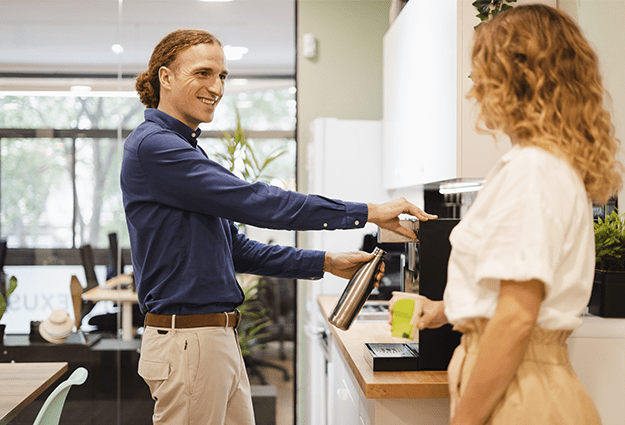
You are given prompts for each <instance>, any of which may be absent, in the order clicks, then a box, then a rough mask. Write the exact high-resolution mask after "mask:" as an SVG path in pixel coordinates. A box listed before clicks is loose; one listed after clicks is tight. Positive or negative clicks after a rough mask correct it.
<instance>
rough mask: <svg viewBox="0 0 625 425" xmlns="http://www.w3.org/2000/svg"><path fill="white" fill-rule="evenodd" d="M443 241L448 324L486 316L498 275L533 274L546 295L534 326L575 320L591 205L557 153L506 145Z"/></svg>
mask: <svg viewBox="0 0 625 425" xmlns="http://www.w3.org/2000/svg"><path fill="white" fill-rule="evenodd" d="M450 242H451V245H452V251H451V255H450V257H449V269H448V277H447V287H446V289H445V295H444V300H445V314H446V315H447V318H448V320H449V322H450V323H452V324H458V323H461V322H463V321H464V320H466V319H469V318H474V317H486V318H490V317H492V316H493V314H494V312H495V309H496V307H497V301H498V296H499V282H500V281H501V280H516V281H527V280H530V279H539V280H541V281H542V282H543V283H544V284H545V291H546V297H545V300H544V301H543V303H542V305H541V308H540V312H539V315H538V320H537V325H538V326H541V327H543V328H546V329H574V328H576V327H578V326H580V325H581V324H582V319H581V314H582V312H583V311H584V309H585V308H586V306H587V305H588V300H589V299H590V293H591V290H592V283H593V276H594V267H595V239H594V229H593V221H592V204H591V202H590V201H589V199H588V196H587V194H586V190H585V188H584V184H583V182H582V180H581V178H580V177H579V175H578V174H577V173H576V172H575V171H574V170H573V168H571V166H569V164H568V163H567V162H566V161H565V160H564V159H561V158H558V157H556V156H554V155H552V154H550V153H548V152H547V151H545V150H543V149H540V148H535V147H520V146H514V147H513V148H512V149H511V150H510V151H509V152H508V153H506V154H505V155H504V156H503V157H502V159H501V160H500V161H499V163H498V164H497V165H496V166H495V167H494V168H493V170H492V171H491V172H490V173H489V175H488V177H487V178H486V182H485V184H484V187H483V188H482V190H481V191H480V192H479V194H478V196H477V197H476V200H475V202H474V203H473V205H472V206H471V208H470V209H469V211H468V213H467V215H466V216H465V217H464V218H463V219H462V220H461V221H460V223H459V224H458V225H457V226H456V227H455V228H454V230H453V231H452V233H451V236H450Z"/></svg>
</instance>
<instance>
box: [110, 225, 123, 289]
mask: <svg viewBox="0 0 625 425" xmlns="http://www.w3.org/2000/svg"><path fill="white" fill-rule="evenodd" d="M108 237H109V266H108V268H107V269H106V280H109V279H112V278H114V277H115V276H117V269H118V268H119V270H121V272H122V273H123V272H124V266H125V264H124V257H123V256H121V255H119V252H118V250H119V245H118V242H117V233H115V232H113V233H109V234H108ZM118 255H119V258H118ZM118 261H119V264H118Z"/></svg>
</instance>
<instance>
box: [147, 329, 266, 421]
mask: <svg viewBox="0 0 625 425" xmlns="http://www.w3.org/2000/svg"><path fill="white" fill-rule="evenodd" d="M139 375H140V376H141V377H142V378H143V379H144V380H145V382H146V383H147V384H148V386H149V387H150V392H151V393H152V398H153V399H154V401H155V404H154V415H153V417H152V420H153V422H154V424H159V425H160V424H171V425H182V424H184V425H187V424H188V425H254V423H255V422H254V412H253V408H252V396H251V392H250V382H249V379H248V377H247V372H246V369H245V364H244V362H243V357H242V356H241V350H240V347H239V342H238V338H237V333H236V331H235V330H234V328H232V327H229V328H221V327H206V328H191V329H169V328H154V327H146V328H145V332H144V334H143V340H142V343H141V358H140V359H139Z"/></svg>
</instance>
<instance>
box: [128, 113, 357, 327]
mask: <svg viewBox="0 0 625 425" xmlns="http://www.w3.org/2000/svg"><path fill="white" fill-rule="evenodd" d="M199 135H200V130H199V129H197V130H193V129H191V128H190V127H188V126H187V125H185V124H184V123H182V122H181V121H179V120H177V119H175V118H173V117H171V116H170V115H168V114H166V113H164V112H162V111H159V110H157V109H147V110H146V111H145V121H144V122H143V123H142V124H141V125H139V127H137V129H136V130H135V131H134V132H132V134H131V135H130V136H129V137H128V139H127V140H126V142H125V144H124V157H123V161H122V169H121V188H122V194H123V201H124V208H125V211H126V221H127V224H128V231H129V234H130V245H131V249H132V263H133V269H134V275H135V281H136V282H137V292H138V296H139V304H140V306H141V310H142V311H143V312H151V313H156V314H176V315H189V314H203V313H221V312H224V311H232V310H233V309H234V308H235V307H236V306H238V305H240V304H241V303H242V302H243V300H244V295H243V291H242V290H241V287H240V286H239V284H238V282H237V280H236V277H235V272H236V273H250V274H256V275H263V276H275V277H284V278H297V279H312V278H320V277H322V276H323V261H324V255H325V253H324V252H322V251H312V250H301V249H296V248H293V247H288V246H286V247H282V246H278V245H266V244H262V243H259V242H256V241H253V240H251V239H248V238H247V237H246V236H245V235H243V234H241V233H239V231H238V226H237V225H236V224H235V223H234V222H238V223H245V224H249V225H253V226H256V227H264V228H269V229H284V230H333V229H353V228H358V227H363V226H364V225H365V223H366V221H367V215H368V211H367V206H366V204H361V203H351V202H343V201H339V200H333V199H328V198H325V197H322V196H317V195H304V194H301V193H297V192H292V191H285V190H282V189H280V188H277V187H275V186H270V185H267V184H265V183H260V182H258V183H253V184H250V183H247V182H245V181H243V180H241V179H239V178H238V177H236V176H235V175H234V174H232V173H231V172H230V171H228V170H226V169H225V168H224V167H222V166H220V165H219V164H217V163H216V162H214V161H212V160H211V159H210V158H208V157H207V155H206V153H204V151H203V150H202V149H201V148H200V147H199V146H197V138H198V136H199Z"/></svg>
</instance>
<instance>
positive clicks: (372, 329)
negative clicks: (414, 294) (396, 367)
mask: <svg viewBox="0 0 625 425" xmlns="http://www.w3.org/2000/svg"><path fill="white" fill-rule="evenodd" d="M338 298H339V297H338V296H337V295H321V296H319V298H318V302H319V306H320V307H321V313H322V314H323V316H324V318H325V319H326V321H327V319H328V316H329V315H330V313H331V312H332V309H333V308H334V305H335V304H336V302H337V300H338ZM328 326H329V327H330V331H331V332H332V335H333V336H334V338H335V340H336V342H337V344H338V346H339V349H340V350H341V353H342V354H343V356H344V358H345V360H346V362H347V364H348V365H349V367H350V369H351V371H352V373H353V375H354V376H355V377H356V380H357V381H358V384H359V385H360V389H361V390H362V392H363V393H364V395H365V397H367V398H371V399H375V398H448V397H449V389H448V388H447V372H446V371H431V370H426V371H419V372H373V370H372V369H371V367H370V366H369V364H368V363H367V361H366V360H365V358H364V357H363V352H364V343H365V342H382V343H389V342H391V343H392V342H405V341H406V340H404V339H401V338H395V337H393V336H391V327H390V325H389V324H388V323H387V322H381V321H357V322H355V323H353V324H352V326H351V327H350V329H349V330H347V331H342V330H340V329H338V328H336V327H334V326H332V325H330V324H328Z"/></svg>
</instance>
